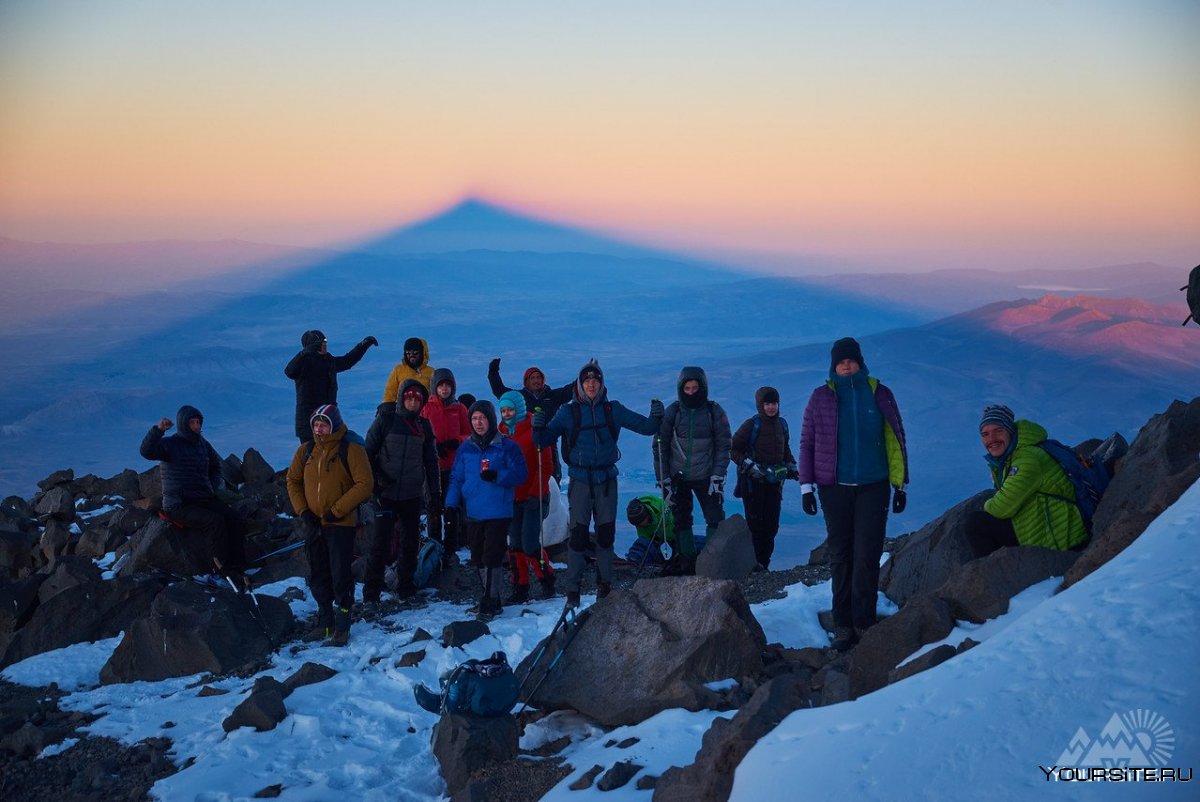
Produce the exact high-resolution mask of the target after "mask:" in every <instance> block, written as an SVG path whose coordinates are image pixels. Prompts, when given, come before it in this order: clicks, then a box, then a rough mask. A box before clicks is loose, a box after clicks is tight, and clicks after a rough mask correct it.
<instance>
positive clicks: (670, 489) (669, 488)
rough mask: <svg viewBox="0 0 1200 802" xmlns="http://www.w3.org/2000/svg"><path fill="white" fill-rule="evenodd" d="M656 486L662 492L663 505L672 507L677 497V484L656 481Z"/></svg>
mask: <svg viewBox="0 0 1200 802" xmlns="http://www.w3.org/2000/svg"><path fill="white" fill-rule="evenodd" d="M654 486H655V487H657V488H658V492H660V493H662V497H663V505H664V506H666V507H670V506H671V502H672V501H673V500H674V498H675V485H674V484H673V483H672V482H655V483H654Z"/></svg>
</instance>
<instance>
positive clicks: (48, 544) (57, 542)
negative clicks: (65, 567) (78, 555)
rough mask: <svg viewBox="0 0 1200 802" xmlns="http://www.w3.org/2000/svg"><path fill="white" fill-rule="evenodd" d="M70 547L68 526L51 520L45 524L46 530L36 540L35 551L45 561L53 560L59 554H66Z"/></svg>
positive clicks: (69, 528)
mask: <svg viewBox="0 0 1200 802" xmlns="http://www.w3.org/2000/svg"><path fill="white" fill-rule="evenodd" d="M70 546H71V527H70V525H69V524H66V523H63V522H62V521H60V520H58V519H56V518H51V519H50V520H49V521H48V522H47V523H46V529H45V531H43V532H42V537H41V539H40V540H38V548H37V551H38V553H39V554H41V556H42V557H43V558H44V559H45V560H47V561H50V560H53V559H54V558H55V557H58V556H59V555H61V554H66V553H67V551H68V550H69V548H70Z"/></svg>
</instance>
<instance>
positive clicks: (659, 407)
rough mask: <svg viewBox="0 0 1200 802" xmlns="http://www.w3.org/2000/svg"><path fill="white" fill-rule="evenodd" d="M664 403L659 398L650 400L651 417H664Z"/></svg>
mask: <svg viewBox="0 0 1200 802" xmlns="http://www.w3.org/2000/svg"><path fill="white" fill-rule="evenodd" d="M663 412H664V410H663V402H662V401H659V400H658V399H657V398H651V399H650V417H651V418H661V417H662V416H663Z"/></svg>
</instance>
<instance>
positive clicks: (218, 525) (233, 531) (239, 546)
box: [140, 404, 246, 580]
mask: <svg viewBox="0 0 1200 802" xmlns="http://www.w3.org/2000/svg"><path fill="white" fill-rule="evenodd" d="M175 425H177V426H178V429H177V430H176V432H175V434H172V435H167V436H166V437H164V436H163V435H164V434H165V433H166V431H167V430H168V429H170V428H171V426H172V423H171V420H170V419H169V418H163V419H161V420H160V421H159V422H158V423H157V424H155V425H154V426H151V427H150V431H148V432H146V436H145V437H144V438H142V446H141V449H140V452H141V455H142V456H143V457H145V458H146V459H149V460H158V461H159V464H160V466H161V471H162V492H163V505H162V508H163V513H164V515H165V516H166V517H167V518H169V519H170V520H171V521H173V522H175V523H177V524H180V525H182V526H183V527H185V528H187V529H194V530H196V531H197V532H199V533H201V534H202V535H203V536H204V537H207V538H208V541H209V544H210V548H211V550H212V554H213V557H214V558H215V559H214V562H215V563H218V564H219V565H218V566H216V567H218V568H219V570H221V571H222V572H223V573H225V574H226V575H229V576H232V577H233V578H235V580H238V579H240V577H241V572H242V569H243V568H244V567H245V564H246V522H245V520H244V519H243V518H242V516H240V515H238V514H237V513H236V512H234V511H233V510H232V509H230V507H229V506H228V505H226V504H225V503H224V502H222V501H221V500H220V499H218V498H217V490H218V488H220V487H221V485H222V479H221V460H220V458H219V457H217V452H216V450H215V449H214V448H213V447H212V445H211V444H210V443H209V442H208V440H206V439H205V438H204V435H202V434H201V433H200V430H201V429H202V428H203V427H204V415H202V414H201V413H200V410H198V409H196V408H195V407H193V406H190V405H187V404H184V405H183V406H181V407H180V408H179V411H178V412H177V413H175ZM213 567H214V566H207V565H204V566H196V572H197V573H207V572H209V571H211V570H212V568H213Z"/></svg>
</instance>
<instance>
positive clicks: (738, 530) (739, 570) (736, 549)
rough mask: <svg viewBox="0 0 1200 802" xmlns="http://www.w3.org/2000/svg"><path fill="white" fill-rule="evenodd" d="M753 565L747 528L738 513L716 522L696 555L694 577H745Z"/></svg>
mask: <svg viewBox="0 0 1200 802" xmlns="http://www.w3.org/2000/svg"><path fill="white" fill-rule="evenodd" d="M756 565H758V561H757V560H756V559H755V557H754V542H753V541H752V540H751V539H750V527H749V526H747V525H746V519H745V518H743V517H742V516H740V515H731V516H730V517H728V518H726V519H725V520H724V521H721V523H720V524H718V525H717V531H716V532H715V533H714V534H713V536H712V537H711V538H709V539H708V540H707V541H706V542H705V543H704V548H703V549H702V550H701V551H700V554H698V555H697V556H696V576H703V577H708V578H709V579H733V580H739V579H745V578H746V577H748V576H750V574H751V573H752V572H753V571H754V567H755V566H756Z"/></svg>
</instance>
